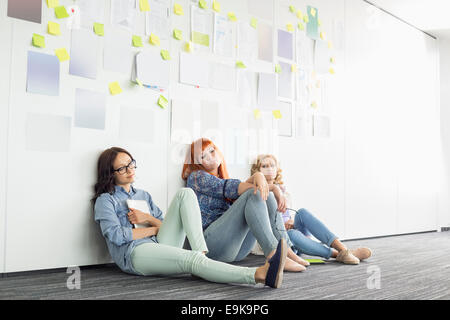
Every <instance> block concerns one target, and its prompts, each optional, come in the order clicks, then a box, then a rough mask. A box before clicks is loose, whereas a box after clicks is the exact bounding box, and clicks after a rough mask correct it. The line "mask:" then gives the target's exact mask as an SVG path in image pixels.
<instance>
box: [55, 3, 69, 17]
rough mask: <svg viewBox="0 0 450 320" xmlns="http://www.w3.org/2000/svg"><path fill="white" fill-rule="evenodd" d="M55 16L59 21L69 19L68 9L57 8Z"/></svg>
mask: <svg viewBox="0 0 450 320" xmlns="http://www.w3.org/2000/svg"><path fill="white" fill-rule="evenodd" d="M55 15H56V17H57V18H58V19H62V18H67V17H69V14H68V13H67V10H66V7H64V6H59V7H55Z"/></svg>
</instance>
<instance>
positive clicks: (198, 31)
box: [191, 5, 214, 52]
mask: <svg viewBox="0 0 450 320" xmlns="http://www.w3.org/2000/svg"><path fill="white" fill-rule="evenodd" d="M213 23H214V22H213V13H212V12H210V11H207V10H203V9H200V8H199V7H198V6H196V5H192V6H191V41H192V42H193V43H194V44H195V49H196V50H199V51H202V52H210V51H211V44H212V35H213Z"/></svg>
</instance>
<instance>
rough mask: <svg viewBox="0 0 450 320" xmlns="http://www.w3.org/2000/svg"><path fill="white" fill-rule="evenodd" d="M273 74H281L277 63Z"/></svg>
mask: <svg viewBox="0 0 450 320" xmlns="http://www.w3.org/2000/svg"><path fill="white" fill-rule="evenodd" d="M275 72H276V73H281V66H280V64H279V63H277V64H276V65H275Z"/></svg>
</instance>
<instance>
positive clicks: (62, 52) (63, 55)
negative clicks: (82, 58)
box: [55, 48, 70, 62]
mask: <svg viewBox="0 0 450 320" xmlns="http://www.w3.org/2000/svg"><path fill="white" fill-rule="evenodd" d="M55 54H56V56H57V57H58V59H59V61H60V62H63V61H66V60H69V59H70V56H69V53H68V52H67V50H66V48H61V49H55Z"/></svg>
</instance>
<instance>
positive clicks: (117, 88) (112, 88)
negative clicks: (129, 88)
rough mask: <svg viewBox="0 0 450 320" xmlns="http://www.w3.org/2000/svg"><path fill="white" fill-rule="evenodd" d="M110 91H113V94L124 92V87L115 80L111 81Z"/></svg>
mask: <svg viewBox="0 0 450 320" xmlns="http://www.w3.org/2000/svg"><path fill="white" fill-rule="evenodd" d="M109 91H110V92H111V94H112V95H113V96H114V95H116V94H119V93H121V92H122V88H121V87H120V85H119V82H117V81H115V82H111V83H110V84H109Z"/></svg>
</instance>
